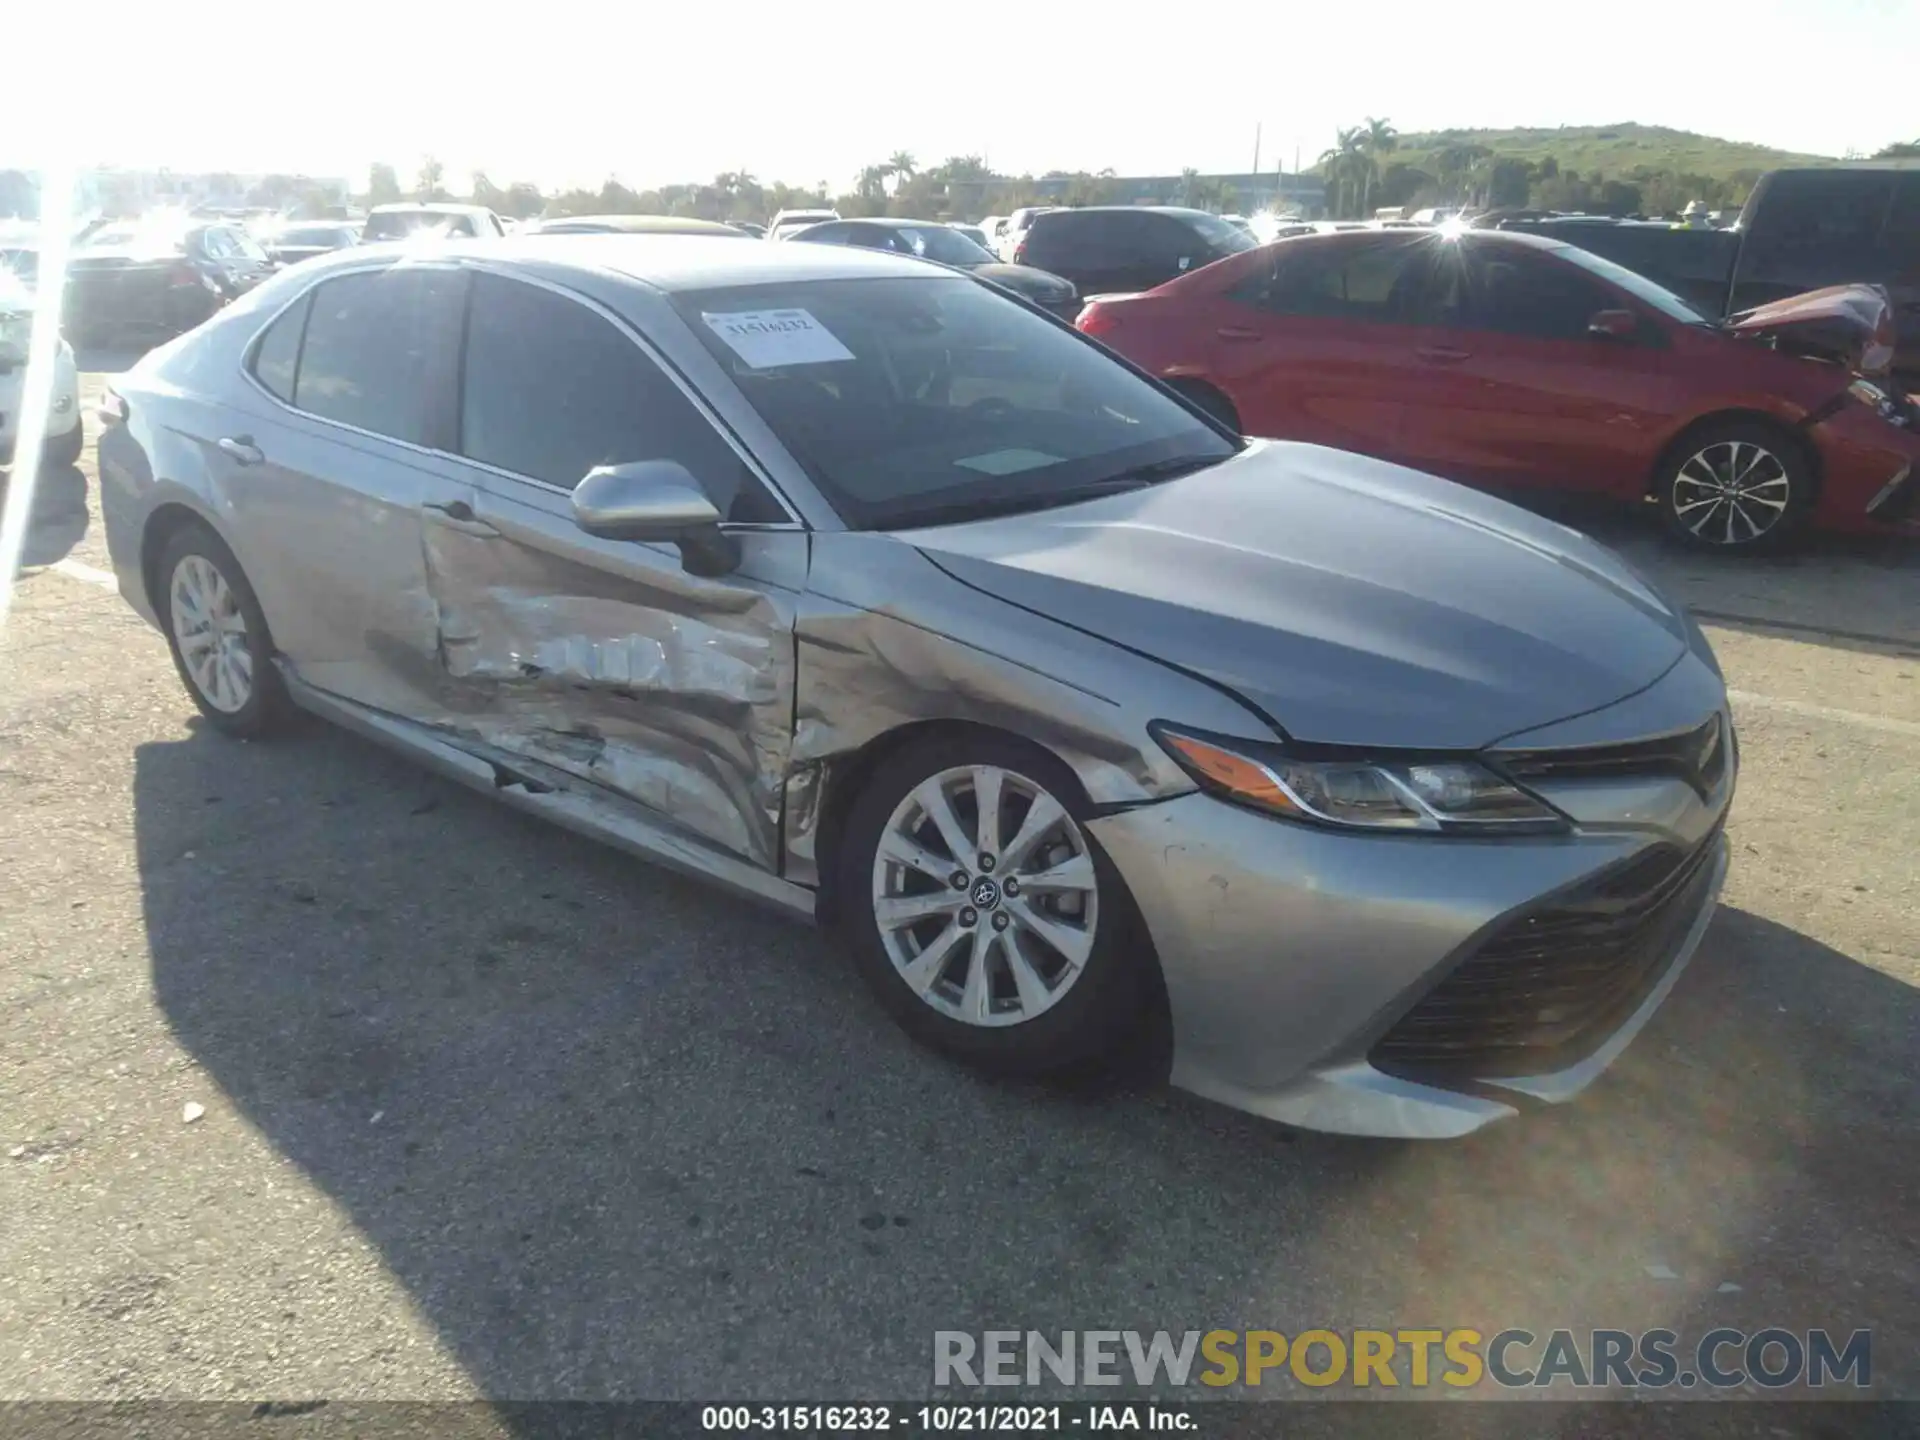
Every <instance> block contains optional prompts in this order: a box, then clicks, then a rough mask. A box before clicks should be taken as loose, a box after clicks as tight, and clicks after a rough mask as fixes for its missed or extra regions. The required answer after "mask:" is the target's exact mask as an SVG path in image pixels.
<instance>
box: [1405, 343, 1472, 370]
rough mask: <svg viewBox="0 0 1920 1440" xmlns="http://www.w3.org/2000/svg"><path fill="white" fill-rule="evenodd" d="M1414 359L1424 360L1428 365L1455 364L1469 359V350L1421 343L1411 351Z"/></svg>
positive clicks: (1470, 355)
mask: <svg viewBox="0 0 1920 1440" xmlns="http://www.w3.org/2000/svg"><path fill="white" fill-rule="evenodd" d="M1413 355H1414V358H1415V359H1416V360H1424V361H1426V362H1427V363H1428V364H1429V365H1457V364H1459V363H1460V362H1461V361H1462V360H1471V359H1472V358H1473V352H1472V351H1471V350H1456V349H1454V348H1453V347H1452V346H1451V345H1423V346H1421V347H1420V348H1419V349H1418V350H1415V351H1414V352H1413Z"/></svg>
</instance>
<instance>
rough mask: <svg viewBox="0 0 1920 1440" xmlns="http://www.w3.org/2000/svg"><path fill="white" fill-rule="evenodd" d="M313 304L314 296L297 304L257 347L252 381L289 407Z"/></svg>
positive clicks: (294, 303) (283, 313)
mask: <svg viewBox="0 0 1920 1440" xmlns="http://www.w3.org/2000/svg"><path fill="white" fill-rule="evenodd" d="M312 301H313V297H312V295H311V294H308V295H302V296H301V297H300V298H299V299H298V300H296V301H294V302H293V304H292V305H290V306H288V307H287V309H286V310H285V311H284V312H282V314H281V316H280V318H279V319H278V320H276V321H274V322H273V324H271V325H269V326H268V327H267V333H266V334H264V335H262V336H261V337H260V341H259V344H258V345H256V346H255V347H254V352H253V378H254V379H256V380H258V381H259V382H260V383H261V384H262V385H264V386H266V387H267V389H268V390H270V391H272V392H273V394H274V395H275V396H277V397H278V398H279V399H281V400H283V401H285V402H286V403H287V404H289V405H291V404H292V403H293V380H294V376H295V374H296V373H297V371H298V368H299V363H300V336H301V332H302V331H304V330H305V329H306V328H307V307H308V305H310V304H311V303H312Z"/></svg>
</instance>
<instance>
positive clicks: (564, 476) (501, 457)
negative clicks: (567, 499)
mask: <svg viewBox="0 0 1920 1440" xmlns="http://www.w3.org/2000/svg"><path fill="white" fill-rule="evenodd" d="M463 369H464V375H465V378H464V380H463V382H462V386H461V397H460V451H461V453H462V454H463V455H466V456H467V457H469V458H470V459H473V460H478V461H480V462H481V463H482V464H485V465H492V466H495V467H496V468H498V469H501V470H507V471H511V472H512V473H513V474H516V475H525V476H528V477H530V478H532V479H535V480H544V481H545V482H546V483H547V484H549V485H557V486H560V487H561V488H563V489H567V490H571V489H572V488H573V487H574V486H576V485H578V484H579V483H580V482H581V481H582V480H583V479H585V478H586V475H587V472H588V471H589V470H592V469H593V468H594V467H595V466H598V465H621V464H629V463H633V462H636V461H642V460H676V461H678V462H679V463H680V464H682V465H684V466H686V468H687V470H688V471H689V472H690V473H691V474H692V475H693V476H694V478H695V479H696V480H698V481H699V482H700V484H701V486H702V488H703V489H705V490H706V492H707V494H708V496H709V497H710V498H711V499H712V500H713V502H714V504H715V505H716V506H718V507H719V509H720V512H721V513H722V514H723V515H725V516H726V517H727V518H728V519H729V520H733V521H741V522H768V521H779V520H784V519H786V518H787V517H786V513H785V511H783V510H781V509H780V507H779V506H778V504H777V503H776V502H775V501H774V500H773V499H772V497H771V496H769V495H768V494H767V493H766V491H765V490H764V488H763V487H761V485H760V483H759V481H758V480H757V479H755V478H754V477H753V475H752V474H751V473H750V472H749V471H748V469H747V465H746V462H745V461H744V460H742V459H741V458H740V455H739V453H738V452H737V451H735V450H734V449H733V447H732V446H731V445H729V444H728V443H727V440H726V438H725V437H724V436H723V435H721V433H720V432H719V431H718V430H717V429H715V428H714V426H713V423H712V422H711V421H710V420H708V419H707V418H706V416H704V415H702V414H701V413H700V411H699V410H698V409H697V408H696V407H695V406H694V404H693V402H692V401H690V400H689V399H687V397H686V395H685V394H684V393H682V392H681V390H680V388H679V387H678V386H677V385H675V384H674V382H673V380H672V379H671V378H670V377H669V376H668V375H667V374H666V372H665V371H663V370H662V369H661V368H660V367H659V366H658V365H657V364H655V363H654V361H653V359H652V358H651V357H650V356H648V355H647V354H646V352H645V351H643V350H642V349H641V348H640V347H639V346H638V345H636V344H634V342H633V341H632V340H631V339H629V338H628V337H627V336H626V335H624V334H622V333H621V332H620V330H619V329H617V328H616V327H615V326H614V324H613V323H612V322H611V321H609V320H608V319H607V318H606V317H605V316H602V315H599V314H596V313H595V312H594V311H592V310H589V309H588V308H587V307H586V306H585V305H583V304H581V303H580V302H578V301H576V300H571V299H569V298H568V297H566V296H564V295H559V294H556V293H554V292H553V291H551V290H546V289H542V288H541V287H539V286H537V285H528V284H523V283H522V282H520V281H517V280H503V279H501V278H500V277H498V276H495V275H476V276H474V277H473V293H472V297H471V299H470V301H469V309H468V312H467V347H466V357H465V364H464V367H463Z"/></svg>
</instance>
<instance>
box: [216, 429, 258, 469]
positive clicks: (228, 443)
mask: <svg viewBox="0 0 1920 1440" xmlns="http://www.w3.org/2000/svg"><path fill="white" fill-rule="evenodd" d="M213 443H214V444H215V445H216V446H217V447H218V448H219V451H220V453H221V454H222V455H225V456H227V457H228V458H229V459H231V460H232V461H233V463H234V464H236V465H258V464H259V463H260V462H261V461H262V460H265V459H266V458H267V456H266V452H265V451H263V450H262V449H261V448H260V447H259V446H258V445H256V444H254V443H253V437H252V436H251V435H222V436H221V437H220V438H219V439H218V440H216V441H214V442H213Z"/></svg>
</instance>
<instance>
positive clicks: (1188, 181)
mask: <svg viewBox="0 0 1920 1440" xmlns="http://www.w3.org/2000/svg"><path fill="white" fill-rule="evenodd" d="M1199 179H1200V172H1199V171H1198V170H1196V169H1194V168H1193V167H1192V166H1191V165H1189V166H1188V167H1187V168H1186V169H1184V170H1182V171H1181V172H1180V203H1181V204H1182V205H1191V204H1193V197H1194V191H1195V189H1196V188H1197V185H1196V183H1195V182H1197V181H1198V180H1199Z"/></svg>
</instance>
